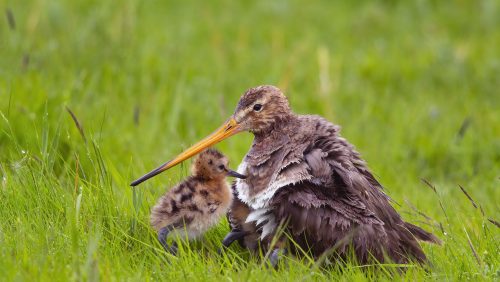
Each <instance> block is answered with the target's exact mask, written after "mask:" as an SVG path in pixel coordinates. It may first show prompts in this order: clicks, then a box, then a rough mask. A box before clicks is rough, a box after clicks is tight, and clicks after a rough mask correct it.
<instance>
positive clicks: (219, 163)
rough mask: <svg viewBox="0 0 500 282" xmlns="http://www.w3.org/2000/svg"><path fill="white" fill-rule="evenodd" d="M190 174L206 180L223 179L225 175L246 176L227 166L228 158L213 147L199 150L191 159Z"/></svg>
mask: <svg viewBox="0 0 500 282" xmlns="http://www.w3.org/2000/svg"><path fill="white" fill-rule="evenodd" d="M191 171H192V174H193V176H195V177H199V178H202V179H206V180H212V179H218V180H221V179H224V178H225V177H226V176H233V177H237V178H246V177H245V176H244V175H242V174H239V173H237V172H236V171H234V170H231V169H230V168H229V160H228V158H227V157H226V156H224V155H223V154H222V153H221V152H219V151H217V150H215V149H207V150H205V151H203V152H201V153H200V154H199V155H198V156H197V157H196V159H195V160H194V161H193V166H192V168H191Z"/></svg>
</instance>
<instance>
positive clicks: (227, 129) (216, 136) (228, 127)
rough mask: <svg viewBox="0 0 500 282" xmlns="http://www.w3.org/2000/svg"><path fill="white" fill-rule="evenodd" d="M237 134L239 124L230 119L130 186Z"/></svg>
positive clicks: (239, 130)
mask: <svg viewBox="0 0 500 282" xmlns="http://www.w3.org/2000/svg"><path fill="white" fill-rule="evenodd" d="M238 132H241V129H240V126H239V124H238V123H237V122H236V120H235V119H234V118H230V119H229V120H228V121H226V122H225V123H224V125H222V126H221V127H220V128H219V129H217V130H216V131H215V132H213V133H212V134H210V135H209V136H207V137H206V138H205V139H203V140H201V141H200V142H198V143H196V144H194V145H193V146H191V148H189V149H187V150H185V151H184V152H182V153H180V154H179V155H178V156H177V157H175V158H174V159H173V160H170V161H168V162H166V163H164V164H162V165H161V166H160V167H158V168H157V169H155V170H153V171H151V172H149V173H147V174H145V175H143V176H142V177H141V178H139V179H137V180H135V181H134V182H132V183H130V186H137V185H139V184H141V183H142V182H144V181H146V180H148V179H149V178H151V177H153V176H155V175H158V174H160V173H161V172H163V171H165V170H167V169H169V168H171V167H173V166H175V165H177V164H179V163H180V162H182V161H184V160H186V159H189V158H191V157H192V156H194V155H196V154H198V153H199V152H201V151H203V149H205V148H208V147H210V146H212V145H215V144H217V143H219V142H220V141H222V140H224V139H226V138H228V137H231V136H233V135H235V134H236V133H238Z"/></svg>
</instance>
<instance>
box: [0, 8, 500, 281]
mask: <svg viewBox="0 0 500 282" xmlns="http://www.w3.org/2000/svg"><path fill="white" fill-rule="evenodd" d="M164 2H165V1H134V0H127V1H118V2H117V1H84V0H75V1H69V0H68V1H42V0H33V1H23V0H21V1H19V0H7V1H3V2H2V3H0V11H1V12H2V13H1V16H0V18H1V20H0V114H1V116H0V175H1V176H2V178H1V179H0V219H1V220H0V277H1V279H0V280H6V281H17V280H29V281H31V280H33V279H35V280H50V281H67V280H97V279H101V280H105V281H108V280H113V281H122V280H140V281H143V280H172V281H179V280H181V279H190V280H209V279H214V280H215V279H219V280H220V279H223V280H235V281H241V280H254V281H265V280H273V279H278V278H279V279H288V280H290V281H296V280H308V279H314V280H344V281H352V280H369V279H376V280H393V279H394V278H393V277H391V275H396V279H397V280H407V281H413V280H439V281H441V280H449V281H454V280H471V281H478V280H498V279H500V255H499V253H500V248H499V244H500V243H499V242H500V232H499V229H498V228H497V227H496V226H495V225H493V224H492V223H491V222H490V221H488V219H494V220H497V221H499V220H500V208H499V202H500V189H499V188H500V187H499V186H500V179H499V177H500V93H499V91H500V53H499V49H498V48H499V47H498V46H500V28H499V27H500V16H499V15H500V4H499V2H498V1H494V0H489V1H488V0H484V1H425V0H422V1H366V2H357V1H356V3H350V2H351V1H342V2H340V1H339V2H332V1H323V2H314V3H313V2H310V3H309V2H308V3H305V1H304V2H303V3H302V2H299V1H246V2H240V1H213V2H212V3H211V4H210V5H209V4H202V3H198V2H194V1H182V4H181V2H179V3H173V2H171V3H164ZM207 2H208V1H207ZM348 2H349V3H348ZM8 14H10V15H11V17H10V18H11V20H10V21H9V20H8V16H7V15H8ZM260 84H275V85H278V86H280V87H281V88H282V89H284V90H285V91H286V93H287V95H288V96H289V98H290V102H291V104H292V107H293V109H294V110H295V111H296V112H298V113H316V114H320V115H323V116H325V117H327V118H328V119H330V120H331V121H333V122H334V123H337V124H340V125H342V126H343V131H342V133H343V136H345V137H346V138H347V139H348V140H350V141H351V142H352V143H353V144H355V145H356V146H357V148H358V150H359V151H360V152H361V153H362V154H363V156H364V157H365V158H366V160H367V161H368V163H369V164H370V167H371V168H372V170H373V172H374V173H375V174H376V175H377V177H378V179H379V180H380V181H381V183H383V185H384V186H385V187H386V189H387V191H388V194H389V195H390V196H391V197H392V198H393V199H394V200H395V201H396V202H398V203H400V206H397V209H398V210H399V211H400V212H401V213H402V214H403V216H404V217H405V219H407V220H409V221H411V222H414V223H417V224H419V225H421V226H423V227H425V228H426V229H428V230H430V231H433V232H434V233H436V234H437V235H438V237H440V238H441V239H442V240H443V242H444V244H443V245H442V246H435V245H424V249H425V251H426V253H427V254H428V257H429V259H430V262H431V266H430V267H429V269H428V270H425V269H423V268H420V267H416V266H415V267H411V268H409V269H408V271H406V272H404V273H401V274H391V273H394V270H395V267H394V266H393V265H385V266H380V267H377V268H376V269H372V268H369V267H359V266H356V265H355V264H349V263H348V264H347V265H343V266H338V265H337V266H332V267H317V266H314V265H313V262H311V261H308V260H307V259H304V260H302V261H301V260H299V259H293V258H290V259H289V260H287V263H288V266H286V267H281V268H280V269H279V270H278V271H274V270H269V269H266V268H265V267H263V266H262V261H261V260H260V259H259V258H251V257H249V255H248V253H247V252H246V251H245V250H243V249H240V248H238V247H236V246H234V247H232V248H231V251H230V252H229V253H228V254H227V255H226V256H223V257H218V256H217V255H216V252H215V251H216V249H217V247H218V246H219V244H220V243H219V242H220V240H221V239H222V238H223V236H224V234H225V232H226V231H227V223H226V222H225V221H224V222H222V223H221V224H220V225H219V226H217V227H216V228H214V229H213V230H212V231H210V232H209V233H208V234H207V236H206V238H205V239H204V240H202V241H200V242H196V243H194V244H192V245H190V246H183V249H182V250H181V252H180V255H179V256H178V257H171V256H169V255H166V254H165V253H164V252H163V251H161V247H160V245H159V244H158V243H157V241H156V238H155V234H154V232H153V231H152V229H151V228H150V227H149V225H148V216H149V209H150V207H151V206H152V205H153V204H154V203H155V200H156V198H157V197H159V196H160V195H161V193H162V192H163V191H164V190H165V189H166V188H168V187H171V186H172V185H173V184H174V183H176V182H177V181H178V180H179V179H181V178H182V177H183V176H185V175H186V174H187V172H188V170H187V168H188V164H189V163H186V164H184V165H183V166H180V167H178V168H175V169H172V170H171V171H169V172H167V173H164V174H162V175H161V176H159V177H156V178H154V179H152V180H151V181H148V182H146V183H145V184H144V185H141V186H140V187H139V188H137V189H135V190H133V189H131V188H130V187H129V186H128V184H129V183H130V181H131V180H133V179H135V178H136V177H138V176H140V175H142V174H143V173H145V172H147V171H149V170H150V169H152V168H154V167H156V166H157V165H159V164H160V163H162V162H164V161H166V160H168V159H169V158H170V157H172V156H174V155H175V154H176V153H178V152H180V151H181V150H182V149H184V148H186V147H187V146H188V145H190V144H192V143H194V142H195V141H197V140H199V139H200V138H201V137H204V136H205V135H206V134H208V133H209V132H211V131H212V130H213V129H215V128H216V127H217V126H218V125H219V124H221V123H222V122H223V121H224V120H225V119H226V118H227V117H228V116H229V115H230V114H231V113H232V111H233V109H234V107H235V105H236V103H237V101H238V98H239V96H240V95H241V93H242V92H243V91H244V90H245V89H247V88H249V87H252V86H256V85H260ZM65 107H68V108H69V109H71V111H73V112H74V114H75V116H76V118H77V119H78V121H79V123H81V125H82V126H83V132H84V135H85V139H84V138H83V137H82V136H81V134H80V132H79V130H78V128H77V127H76V126H75V123H74V121H73V120H72V118H71V116H70V115H69V113H68V112H67V111H66V108H65ZM461 128H462V129H461ZM250 142H251V135H250V134H240V135H238V136H235V137H233V138H231V139H230V140H227V141H225V142H223V143H221V144H220V145H218V146H217V147H218V148H220V149H221V150H222V151H223V152H224V153H226V154H227V155H228V156H229V157H230V159H231V161H232V166H233V167H236V166H237V164H238V163H239V161H240V160H241V159H242V157H243V156H244V154H245V152H246V151H247V149H248V148H249V145H250ZM421 179H426V180H428V181H429V182H431V183H432V184H433V185H434V186H435V188H436V191H437V193H434V192H433V191H432V189H430V188H429V187H427V185H426V184H424V183H423V182H422V180H421ZM459 185H462V186H463V187H464V188H465V189H466V190H467V191H468V193H469V194H470V195H471V197H472V198H473V199H474V201H475V203H476V204H477V205H478V206H480V207H481V209H479V208H477V209H476V208H474V207H473V206H472V204H471V202H470V201H469V200H468V199H467V198H466V197H465V195H464V194H463V193H462V192H461V191H460V188H459ZM408 203H411V205H413V206H415V207H416V208H417V209H418V210H420V211H422V212H423V213H425V214H426V215H428V216H429V217H430V218H432V219H430V220H427V219H425V218H424V217H423V216H420V215H418V214H417V213H416V212H415V211H414V210H413V209H412V208H411V206H410V204H408ZM481 210H482V211H483V212H481ZM483 213H484V214H483ZM439 224H441V226H442V227H440V226H439ZM472 248H473V249H474V252H475V253H476V255H474V252H473V250H472Z"/></svg>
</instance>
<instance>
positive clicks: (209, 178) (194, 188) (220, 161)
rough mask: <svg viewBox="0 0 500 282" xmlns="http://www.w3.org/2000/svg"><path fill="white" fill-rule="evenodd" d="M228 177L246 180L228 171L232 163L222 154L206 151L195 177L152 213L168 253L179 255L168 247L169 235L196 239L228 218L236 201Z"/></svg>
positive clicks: (170, 193) (165, 197)
mask: <svg viewBox="0 0 500 282" xmlns="http://www.w3.org/2000/svg"><path fill="white" fill-rule="evenodd" d="M226 176H233V177H238V178H245V176H244V175H241V174H239V173H237V172H235V171H233V170H230V169H229V168H228V159H227V158H226V157H225V156H224V155H223V154H221V153H220V152H219V151H217V150H214V149H208V150H205V151H203V152H202V153H200V155H199V156H198V157H197V158H196V159H195V161H194V163H193V166H192V175H191V176H189V177H188V178H187V179H186V180H184V181H182V182H181V183H179V184H178V185H176V186H174V187H173V188H172V189H170V190H169V191H168V192H167V193H165V195H163V196H162V197H161V198H160V199H159V200H158V202H157V203H156V205H155V206H154V207H153V209H152V212H151V225H152V226H153V228H155V229H156V230H157V231H158V240H159V241H160V243H161V244H162V246H163V247H164V248H165V250H167V251H169V252H171V253H176V249H177V248H176V246H175V245H172V246H171V247H169V246H168V244H167V237H168V235H169V234H171V233H175V232H178V233H179V235H181V236H184V237H187V238H188V239H190V240H191V239H195V238H197V237H199V236H201V235H202V234H203V233H204V232H205V231H207V230H208V229H209V228H210V227H212V226H214V225H215V224H217V222H219V220H220V218H221V217H222V216H223V215H225V214H226V212H227V210H228V208H229V206H230V204H231V200H232V191H231V189H230V188H229V186H228V184H227V183H226ZM184 232H185V233H184Z"/></svg>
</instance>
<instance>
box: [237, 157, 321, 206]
mask: <svg viewBox="0 0 500 282" xmlns="http://www.w3.org/2000/svg"><path fill="white" fill-rule="evenodd" d="M282 164H283V163H282ZM285 164H286V165H285V166H280V167H278V168H277V169H276V170H275V171H271V172H268V173H267V174H272V175H271V176H269V180H268V181H267V182H266V183H263V182H262V179H263V178H262V176H261V175H260V174H259V173H256V172H258V171H259V170H260V169H259V168H254V167H252V166H251V165H249V164H248V163H247V162H245V161H243V162H242V163H241V164H240V166H239V167H238V172H239V173H241V174H244V175H246V176H247V178H246V179H237V180H236V191H237V195H238V198H239V199H240V200H241V201H242V202H244V203H246V204H247V205H248V206H250V207H251V208H252V209H254V210H256V209H262V208H266V207H268V205H269V201H270V200H271V199H272V198H273V196H274V195H275V194H276V192H277V191H278V190H279V189H281V188H283V187H285V186H288V185H291V184H295V183H299V182H301V181H306V180H311V178H312V176H311V174H310V173H309V171H308V166H307V164H306V163H305V162H304V161H303V160H296V161H295V162H291V163H285Z"/></svg>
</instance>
